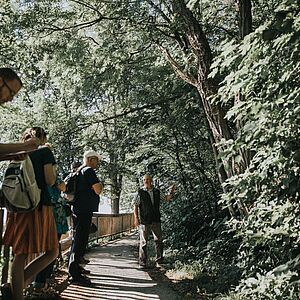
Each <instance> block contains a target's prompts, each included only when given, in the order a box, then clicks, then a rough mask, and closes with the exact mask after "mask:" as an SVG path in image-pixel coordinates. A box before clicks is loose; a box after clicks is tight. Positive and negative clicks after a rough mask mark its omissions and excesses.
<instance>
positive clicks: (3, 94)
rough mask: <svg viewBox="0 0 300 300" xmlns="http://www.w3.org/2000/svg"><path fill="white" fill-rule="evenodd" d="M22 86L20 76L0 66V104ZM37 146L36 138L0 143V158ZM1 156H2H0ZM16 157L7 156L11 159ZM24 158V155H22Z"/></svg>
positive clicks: (10, 97)
mask: <svg viewBox="0 0 300 300" xmlns="http://www.w3.org/2000/svg"><path fill="white" fill-rule="evenodd" d="M21 87H22V81H21V79H20V77H19V76H18V75H17V74H16V73H15V72H14V71H13V70H12V69H10V68H0V105H1V104H4V103H5V102H10V101H12V99H13V98H14V96H15V95H16V94H17V93H18V92H19V90H20V89H21ZM38 146H39V141H38V139H37V138H32V139H29V140H28V141H26V142H24V143H7V144H2V143H0V160H5V159H6V158H5V156H6V155H7V154H9V153H15V152H19V151H26V150H34V149H37V147H38ZM1 156H2V158H1ZM13 158H18V157H9V158H7V159H13ZM23 159H24V157H23Z"/></svg>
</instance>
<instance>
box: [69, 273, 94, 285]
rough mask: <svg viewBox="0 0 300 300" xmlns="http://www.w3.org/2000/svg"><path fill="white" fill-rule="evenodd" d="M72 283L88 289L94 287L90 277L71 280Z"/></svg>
mask: <svg viewBox="0 0 300 300" xmlns="http://www.w3.org/2000/svg"><path fill="white" fill-rule="evenodd" d="M70 283H71V284H75V285H80V286H87V287H89V286H91V285H92V282H91V280H90V279H89V278H88V277H86V276H83V275H81V276H79V277H77V278H73V279H71V282H70Z"/></svg>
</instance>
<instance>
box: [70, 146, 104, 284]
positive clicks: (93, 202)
mask: <svg viewBox="0 0 300 300" xmlns="http://www.w3.org/2000/svg"><path fill="white" fill-rule="evenodd" d="M100 160H101V156H100V155H99V154H98V153H97V152H95V151H93V150H89V151H86V152H85V153H84V155H83V165H82V166H81V167H80V172H79V174H78V177H77V180H76V191H75V197H74V204H73V214H74V230H75V233H74V236H73V242H72V246H71V251H70V259H69V274H70V275H71V277H72V283H74V284H78V285H86V286H89V285H91V281H90V279H89V278H88V277H86V276H84V275H83V271H84V269H83V268H82V267H81V266H80V263H81V262H82V260H83V255H84V252H85V249H86V246H87V244H88V238H89V230H90V227H91V223H92V216H93V212H94V211H98V206H99V200H100V199H99V195H100V194H101V192H102V190H103V185H102V184H101V183H100V181H99V179H98V177H97V175H96V173H95V170H96V169H97V168H98V165H99V162H100Z"/></svg>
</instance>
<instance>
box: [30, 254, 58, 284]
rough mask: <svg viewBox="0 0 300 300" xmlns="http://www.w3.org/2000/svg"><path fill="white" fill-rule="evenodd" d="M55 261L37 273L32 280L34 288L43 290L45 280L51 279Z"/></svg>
mask: <svg viewBox="0 0 300 300" xmlns="http://www.w3.org/2000/svg"><path fill="white" fill-rule="evenodd" d="M54 263H55V260H53V261H52V262H51V263H50V264H49V265H48V266H47V267H46V268H44V269H43V270H42V271H41V272H39V273H38V274H37V275H36V277H35V280H34V283H35V285H36V287H40V288H43V287H45V284H46V282H47V279H49V278H50V277H51V274H52V271H53V267H54Z"/></svg>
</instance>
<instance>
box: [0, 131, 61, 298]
mask: <svg viewBox="0 0 300 300" xmlns="http://www.w3.org/2000/svg"><path fill="white" fill-rule="evenodd" d="M32 137H36V138H38V139H39V140H40V144H41V147H40V148H39V149H38V150H37V151H35V152H33V153H31V154H30V155H29V156H30V159H31V161H32V165H33V168H34V173H35V179H36V182H37V185H38V187H39V188H40V190H41V200H40V203H39V205H38V206H37V208H35V209H34V210H32V211H30V212H26V213H21V212H13V213H9V216H8V222H7V227H6V230H5V234H4V237H3V244H5V245H9V246H12V250H13V253H14V260H13V263H12V267H11V286H8V285H7V286H6V287H5V290H4V289H2V294H3V296H4V297H7V299H13V300H23V299H24V296H23V289H24V288H25V287H26V286H27V285H28V284H29V283H30V282H31V281H32V278H33V277H34V276H35V275H36V274H37V273H39V272H40V271H41V270H43V269H44V268H45V267H46V266H47V265H49V264H50V263H51V262H52V261H53V260H54V259H55V258H56V257H57V256H58V239H57V230H56V225H55V221H54V216H53V209H52V204H51V197H50V194H49V191H48V186H52V185H53V184H54V183H55V180H56V172H55V167H54V166H55V164H56V162H55V158H54V155H53V153H52V151H51V150H50V149H49V148H48V147H45V146H42V145H44V144H45V143H46V142H47V137H46V132H45V131H44V129H43V128H41V127H32V128H28V129H27V130H26V131H25V132H24V133H23V135H22V141H23V142H24V141H26V140H28V139H30V138H32ZM33 253H37V254H40V253H43V254H42V255H39V256H38V257H37V258H35V259H34V260H33V261H31V262H30V263H29V264H28V265H27V266H25V262H26V258H27V256H29V255H30V254H33ZM10 288H11V289H10ZM11 293H12V294H11ZM4 299H5V298H4Z"/></svg>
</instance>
